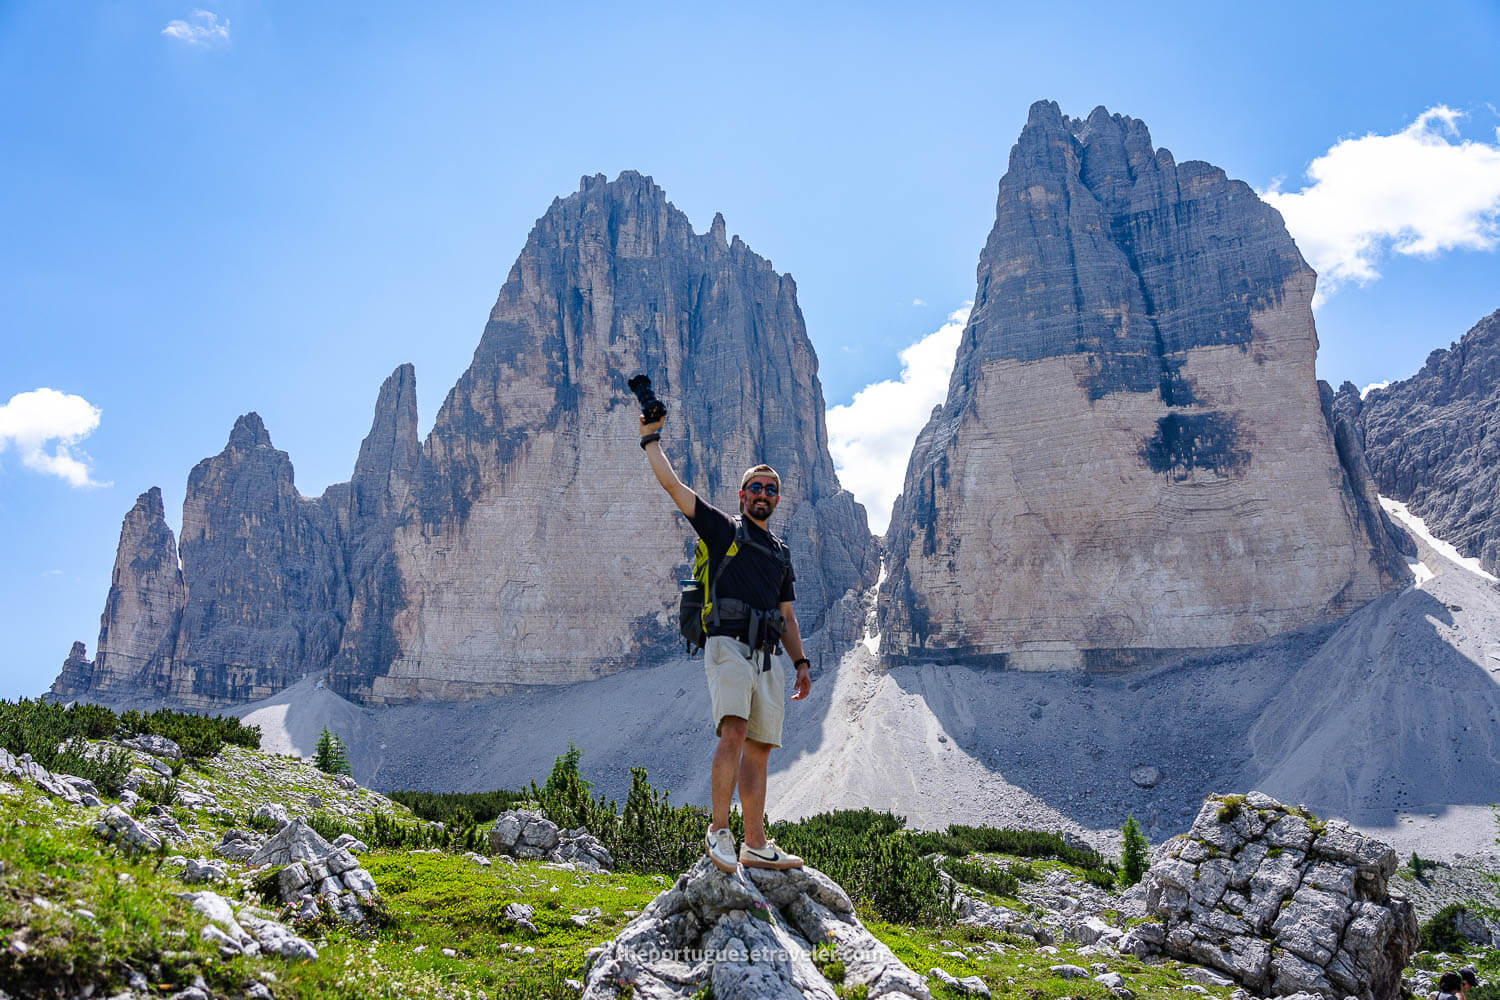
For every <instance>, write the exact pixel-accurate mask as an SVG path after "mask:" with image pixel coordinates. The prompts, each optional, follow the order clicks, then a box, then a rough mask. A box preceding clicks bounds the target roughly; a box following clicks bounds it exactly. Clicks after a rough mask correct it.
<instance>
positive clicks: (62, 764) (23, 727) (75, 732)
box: [0, 698, 131, 797]
mask: <svg viewBox="0 0 1500 1000" xmlns="http://www.w3.org/2000/svg"><path fill="white" fill-rule="evenodd" d="M113 727H114V713H113V712H111V711H110V710H109V709H107V708H103V707H101V706H99V705H84V704H78V705H73V706H71V707H69V708H63V707H62V706H61V705H58V704H56V703H53V702H47V701H32V700H30V699H28V698H22V699H21V700H20V701H16V702H11V701H0V747H3V748H5V749H6V750H8V751H10V752H11V753H12V754H15V755H16V756H18V757H19V756H20V755H21V754H30V755H31V759H32V760H34V761H36V762H37V764H39V765H41V766H42V767H44V768H46V769H47V770H49V771H56V772H58V773H61V774H71V775H75V776H77V777H80V778H87V779H88V780H89V781H92V782H93V783H94V785H95V786H96V787H98V789H99V791H100V792H101V793H103V794H105V795H108V796H111V797H114V796H118V795H119V794H120V788H121V787H122V785H123V783H124V781H125V776H126V775H127V774H129V773H130V763H131V762H130V753H129V752H128V751H126V750H124V749H122V748H120V747H90V745H89V744H88V742H87V741H88V740H89V739H100V738H103V737H104V736H109V735H112V734H113V732H114V728H113Z"/></svg>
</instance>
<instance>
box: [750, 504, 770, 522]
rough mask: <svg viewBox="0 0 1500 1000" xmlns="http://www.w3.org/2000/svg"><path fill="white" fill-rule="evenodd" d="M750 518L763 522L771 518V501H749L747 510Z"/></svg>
mask: <svg viewBox="0 0 1500 1000" xmlns="http://www.w3.org/2000/svg"><path fill="white" fill-rule="evenodd" d="M748 510H749V512H750V516H751V517H753V518H755V519H756V520H757V521H765V520H767V519H769V518H770V516H771V501H769V500H751V501H750V506H749V508H748Z"/></svg>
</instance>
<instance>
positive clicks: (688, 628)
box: [677, 516, 792, 653]
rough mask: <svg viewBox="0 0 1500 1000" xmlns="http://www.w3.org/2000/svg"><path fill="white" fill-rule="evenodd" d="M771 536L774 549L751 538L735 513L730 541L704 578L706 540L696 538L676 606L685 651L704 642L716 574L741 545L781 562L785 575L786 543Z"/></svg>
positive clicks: (788, 557)
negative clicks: (689, 574) (716, 565)
mask: <svg viewBox="0 0 1500 1000" xmlns="http://www.w3.org/2000/svg"><path fill="white" fill-rule="evenodd" d="M771 538H772V540H774V541H775V542H777V543H778V547H777V548H776V549H769V548H767V547H766V546H764V545H761V544H760V543H759V542H756V541H755V540H754V539H752V538H751V537H750V529H748V528H746V527H745V519H744V517H742V516H738V517H735V518H734V541H732V542H730V543H729V548H728V549H726V550H725V551H724V558H723V559H721V560H719V568H718V571H717V572H715V573H714V577H713V579H712V580H710V579H709V578H708V543H707V542H705V541H703V539H701V538H700V539H698V547H697V548H696V549H694V550H693V578H692V579H691V580H682V581H680V585H681V590H682V596H681V600H680V601H679V603H678V606H677V630H678V631H679V632H680V633H681V634H682V637H683V638H684V639H686V640H687V648H688V652H689V653H691V652H693V651H694V650H695V649H702V648H703V647H704V646H705V645H706V644H707V643H708V623H709V621H710V619H712V618H713V613H714V601H713V595H714V591H715V590H717V589H718V586H719V577H721V576H723V575H724V567H726V566H728V565H729V560H731V559H733V558H734V557H735V556H736V555H737V554H739V552H740V550H741V549H744V548H747V547H749V548H756V549H759V550H761V551H762V552H765V553H768V554H769V555H772V556H775V558H776V561H777V562H779V563H780V564H781V574H782V578H783V579H785V577H786V574H787V571H788V570H790V569H791V568H792V557H791V555H790V554H789V553H788V552H787V550H786V545H784V544H781V539H779V538H777V537H776V536H775V535H771Z"/></svg>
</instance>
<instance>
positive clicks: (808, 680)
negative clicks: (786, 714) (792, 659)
mask: <svg viewBox="0 0 1500 1000" xmlns="http://www.w3.org/2000/svg"><path fill="white" fill-rule="evenodd" d="M811 691H812V673H811V672H810V671H809V670H808V667H807V664H805V663H803V664H800V665H799V666H798V667H797V681H796V683H794V684H793V685H792V700H793V701H801V700H802V699H803V698H806V697H807V696H808V694H809V693H810V692H811Z"/></svg>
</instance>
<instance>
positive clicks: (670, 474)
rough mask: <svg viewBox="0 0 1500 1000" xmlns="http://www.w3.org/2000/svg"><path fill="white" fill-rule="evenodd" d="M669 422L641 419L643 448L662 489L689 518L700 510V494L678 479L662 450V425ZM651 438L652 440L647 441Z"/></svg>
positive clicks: (662, 419) (663, 418)
mask: <svg viewBox="0 0 1500 1000" xmlns="http://www.w3.org/2000/svg"><path fill="white" fill-rule="evenodd" d="M666 422H667V418H666V417H662V418H661V419H660V420H657V421H655V422H654V423H649V424H648V423H646V418H645V417H642V418H641V447H642V448H644V449H645V451H646V461H648V462H650V463H651V471H652V472H654V473H656V481H657V482H658V483H661V488H662V489H664V490H666V491H667V493H668V495H670V496H671V498H672V502H673V503H675V504H676V505H677V509H678V510H680V511H682V513H683V514H685V515H686V516H688V517H692V516H693V512H694V511H696V510H697V509H698V494H696V493H694V492H693V491H692V490H691V489H689V488H688V486H687V484H686V483H684V482H683V481H682V480H681V479H678V478H677V473H676V472H674V471H673V469H672V463H671V462H669V461H668V460H667V453H666V452H664V451H662V449H661V425H662V424H664V423H666ZM648 438H650V440H647V439H648Z"/></svg>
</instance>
